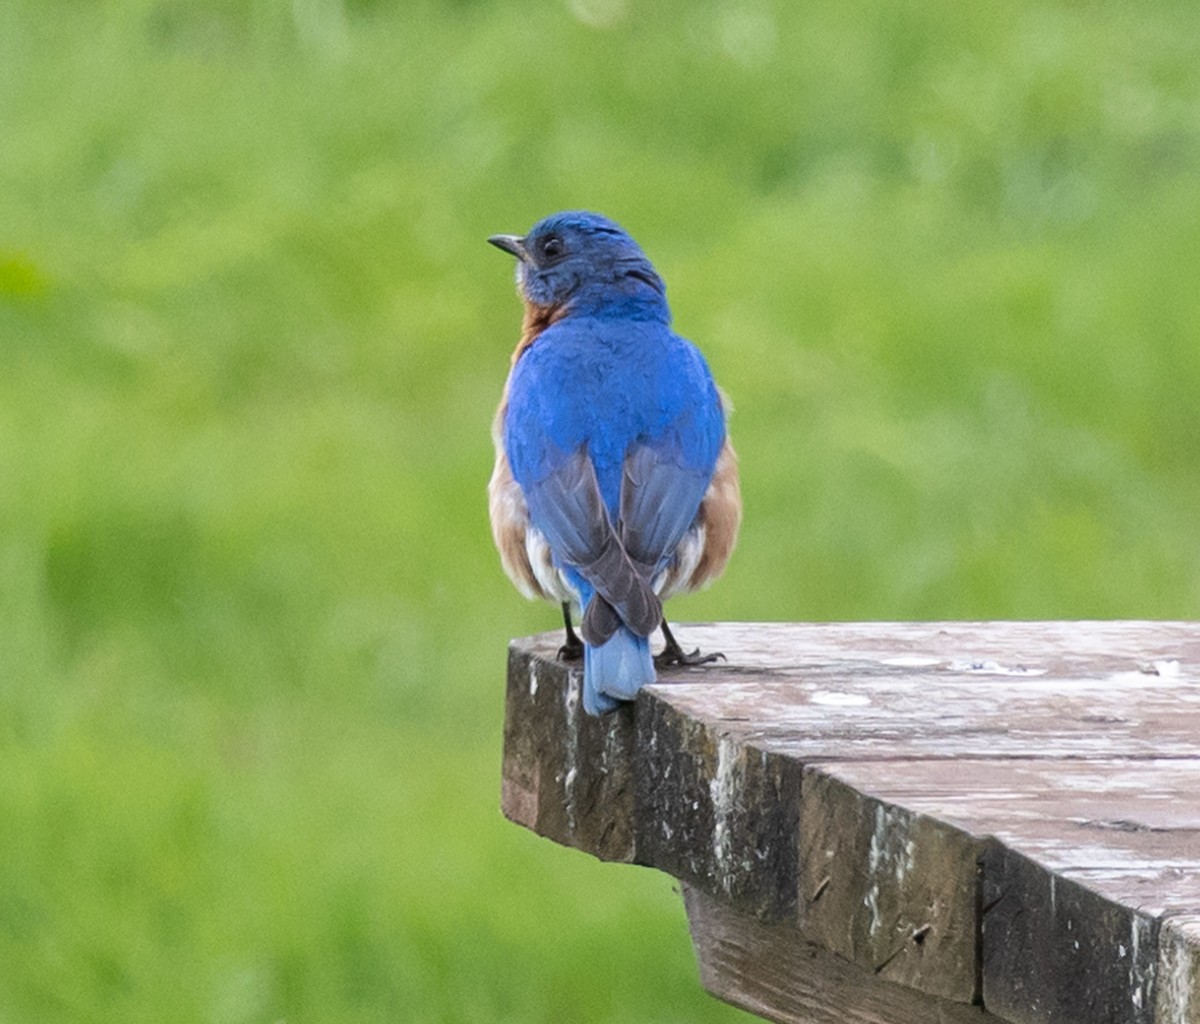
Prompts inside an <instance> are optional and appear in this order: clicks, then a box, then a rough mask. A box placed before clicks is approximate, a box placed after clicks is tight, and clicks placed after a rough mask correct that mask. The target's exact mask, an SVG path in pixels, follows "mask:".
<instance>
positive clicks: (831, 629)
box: [504, 622, 1200, 1024]
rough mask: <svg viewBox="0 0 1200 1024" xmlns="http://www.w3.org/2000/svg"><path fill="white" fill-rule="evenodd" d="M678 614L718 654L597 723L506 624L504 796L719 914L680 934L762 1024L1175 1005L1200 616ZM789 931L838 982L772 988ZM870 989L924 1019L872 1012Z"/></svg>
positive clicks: (1194, 1012)
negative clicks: (770, 618) (815, 619)
mask: <svg viewBox="0 0 1200 1024" xmlns="http://www.w3.org/2000/svg"><path fill="white" fill-rule="evenodd" d="M680 633H681V634H682V635H681V640H682V642H683V643H685V644H686V645H687V646H689V647H690V646H695V645H699V646H700V647H701V648H702V649H705V650H722V651H724V652H725V654H726V655H727V656H728V659H729V660H728V662H727V663H721V664H717V665H709V666H705V667H704V668H698V669H697V668H693V669H680V670H676V671H673V672H668V673H664V674H663V677H662V678H661V680H660V682H659V684H657V685H655V686H652V687H648V688H647V689H646V690H645V691H643V693H642V694H641V695H640V696H639V698H638V701H637V702H636V704H635V706H634V707H633V708H632V709H623V710H622V711H621V712H619V713H618V714H617V715H614V716H610V717H609V718H607V719H602V720H595V719H588V718H587V717H586V716H585V715H583V714H582V709H581V708H580V707H579V706H578V703H579V702H578V685H579V680H578V673H577V670H575V669H570V668H568V667H566V666H563V665H561V664H558V663H557V662H555V661H554V659H553V653H554V651H555V650H556V649H557V644H558V642H559V638H558V636H557V635H547V636H544V637H534V638H530V639H529V640H524V641H520V642H518V643H516V644H514V646H513V648H512V653H511V656H510V670H509V706H508V711H507V716H506V731H505V769H504V778H505V795H504V806H505V811H506V813H507V814H509V816H510V817H512V818H514V820H518V821H520V822H521V823H522V824H526V825H528V826H529V827H531V828H534V829H535V830H536V831H538V832H540V833H542V834H544V835H547V836H549V837H551V838H554V839H556V840H557V841H559V842H565V843H568V844H569V845H573V846H578V847H580V848H583V849H587V850H589V851H591V852H593V853H595V854H596V855H597V856H601V857H606V858H609V859H622V860H633V861H636V862H638V863H643V864H648V865H652V866H654V867H658V868H660V869H662V870H665V871H668V872H670V873H671V874H673V875H675V876H676V877H678V878H681V879H683V880H684V881H685V882H686V883H688V885H689V886H690V887H691V890H692V895H691V896H689V911H691V910H692V909H693V905H695V906H696V907H699V908H700V909H699V910H696V911H695V913H694V914H693V918H694V919H697V920H698V919H700V918H703V919H704V920H705V921H708V922H712V921H715V920H718V919H719V920H720V922H722V923H721V926H720V929H718V930H719V932H720V934H721V935H722V936H723V938H722V940H721V942H720V943H718V944H716V945H714V944H713V943H712V942H709V941H708V940H707V939H705V940H703V941H702V937H701V936H699V935H696V936H694V937H695V939H696V945H697V950H698V952H699V953H700V954H701V962H702V970H703V975H704V982H705V984H706V986H708V987H709V988H710V989H711V990H713V991H714V992H717V993H718V994H720V995H722V996H723V997H726V998H730V999H731V1000H732V1001H735V1002H739V1005H747V1006H748V1005H751V1004H753V1005H754V1007H755V1008H756V1012H759V1013H761V1014H762V1015H764V1016H767V1017H768V1018H770V1019H775V1020H787V1021H793V1020H801V1019H803V1020H814V1021H823V1020H849V1021H858V1020H863V1021H876V1020H880V1021H882V1020H893V1019H894V1020H897V1021H908V1020H925V1019H928V1020H938V1019H951V1018H947V1017H945V1012H946V1011H945V1006H947V1005H952V1006H960V1007H962V1008H963V1009H964V1011H966V1010H967V1008H968V1007H969V1006H971V1005H972V1004H975V1005H976V1006H977V1005H978V1004H980V1003H982V1005H983V1006H985V1007H986V1008H987V1010H988V1012H989V1013H990V1014H991V1015H992V1019H997V1020H1008V1021H1014V1022H1018V1021H1019V1022H1046V1024H1074V1022H1079V1024H1093V1022H1096V1024H1105V1022H1109V1021H1111V1022H1119V1021H1129V1022H1136V1024H1142V1022H1146V1024H1200V925H1198V924H1197V922H1200V624H1196V623H1165V622H1085V623H1073V622H1072V623H1033V622H1018V623H932V624H905V623H899V624H896V623H890V624H878V623H861V624H841V625H838V624H834V625H792V624H780V623H771V624H728V625H706V626H705V625H695V626H687V627H680ZM572 695H574V699H573V700H572ZM697 901H700V902H697ZM738 929H741V930H742V931H744V932H746V936H747V937H745V938H744V941H742V942H741V944H740V945H738V944H737V943H735V942H734V940H733V939H732V938H731V937H730V936H732V935H733V934H734V933H735V932H736V931H737V930H738ZM751 933H752V934H753V936H757V938H755V939H754V941H751V938H750V936H751ZM768 935H769V936H770V937H771V942H770V943H768V944H767V946H764V945H762V943H763V942H765V941H766V940H765V938H764V936H768ZM760 940H762V941H760ZM793 945H794V946H795V950H793V952H794V953H795V956H796V957H798V958H799V960H797V961H796V962H797V963H801V962H803V963H808V962H809V961H813V962H817V961H819V962H820V964H822V965H825V966H824V967H822V969H821V970H822V971H823V972H824V974H822V975H821V977H828V978H833V977H835V976H836V977H842V976H843V975H841V974H838V971H842V972H850V974H851V975H853V976H854V977H855V978H857V979H858V980H859V982H861V984H860V983H856V984H854V985H849V984H842V983H841V982H835V981H828V983H825V982H822V983H821V984H817V985H815V986H810V989H811V991H810V990H809V989H805V990H804V991H809V995H807V996H804V998H803V999H802V1000H801V1003H802V1004H803V1005H802V1006H801V1004H797V1003H796V1002H795V1000H796V999H799V998H800V997H799V996H798V995H797V994H796V991H799V990H796V991H793V990H792V989H789V988H788V986H787V985H785V984H783V983H782V982H781V980H780V977H779V967H778V963H776V962H775V960H778V959H779V957H780V956H783V953H782V952H780V951H781V950H782V949H784V948H785V947H786V948H788V949H790V948H791V946H793ZM768 947H769V948H770V949H771V950H773V952H771V953H770V954H769V955H768V954H767V953H765V952H764V953H762V955H761V956H759V957H757V958H756V957H755V956H754V955H752V953H751V952H747V951H752V950H754V949H761V950H765V949H767V948H768ZM704 951H707V952H704ZM721 951H724V952H721ZM718 954H720V955H718ZM735 954H736V955H735ZM789 955H790V954H789ZM705 956H707V957H708V960H707V961H706V960H705ZM772 958H775V960H772ZM760 961H761V962H760ZM768 961H771V962H768ZM735 962H736V964H737V965H738V966H737V977H736V978H733V977H730V976H729V975H728V972H729V971H730V970H733V966H732V965H733V964H734V963H735ZM756 963H758V970H759V971H760V972H761V978H760V979H759V980H760V981H761V982H762V984H756V982H755V981H754V979H753V977H752V975H753V972H754V969H755V964H756ZM722 965H725V966H722ZM834 967H836V968H837V970H834V969H833V968H834ZM827 968H828V969H827ZM831 972H832V973H831ZM798 984H799V983H798ZM876 988H878V990H879V991H891V990H892V989H895V990H897V991H902V992H904V993H908V994H911V997H912V999H914V1000H916V1003H915V1004H913V1005H914V1006H915V1007H918V1008H919V1007H921V1006H925V1007H926V1008H928V1014H927V1015H926V1016H924V1017H921V1016H913V1015H912V1014H913V1013H917V1009H913V1010H912V1013H910V1014H909V1016H903V1015H902V1014H901V1013H900V1011H899V1010H895V1011H894V1015H893V1016H892V1017H889V1016H887V1013H888V1012H889V1011H888V1010H887V1006H888V1005H891V1004H895V1005H896V1006H898V1005H899V1003H896V1001H895V1000H894V999H893V1000H890V1001H889V1000H886V999H885V1000H884V1001H883V1003H877V1002H872V999H873V998H874V996H873V995H872V993H873V992H874V991H875V990H876ZM731 993H732V994H731ZM772 993H774V996H772V995H771V994H772ZM822 993H824V995H825V996H827V997H828V998H827V1000H826V1002H824V1003H823V1004H822V1005H821V1007H820V1008H819V1009H817V1008H814V1006H809V1005H808V1004H809V1003H810V1002H811V1001H812V1000H813V999H816V1000H817V1001H818V1002H820V997H821V995H822ZM735 996H736V998H735ZM772 998H774V999H775V1000H776V1002H775V1003H774V1004H773V1003H772V1001H771V1000H772ZM906 998H907V996H906ZM798 1006H800V1008H799V1009H798V1008H797V1007H798ZM871 1006H875V1007H876V1009H871V1010H868V1009H864V1007H871ZM804 1007H807V1008H804ZM905 1012H908V1011H905ZM969 1012H970V1013H972V1014H974V1018H973V1019H981V1018H980V1012H979V1011H978V1009H971V1010H970V1011H969ZM803 1013H807V1014H808V1016H807V1017H805V1016H803V1015H802V1014H803ZM856 1013H857V1014H859V1016H855V1014H856ZM864 1013H875V1014H876V1016H869V1015H868V1016H862V1014H864ZM929 1014H932V1016H930V1015H929ZM939 1015H940V1016H939Z"/></svg>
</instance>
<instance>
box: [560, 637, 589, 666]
mask: <svg viewBox="0 0 1200 1024" xmlns="http://www.w3.org/2000/svg"><path fill="white" fill-rule="evenodd" d="M572 640H574V641H575V642H574V643H572V642H571V641H572ZM582 657H583V643H582V641H580V640H579V638H578V637H568V639H567V642H566V643H565V644H563V645H562V646H561V647H560V648H559V649H558V660H559V661H579V659H580V658H582Z"/></svg>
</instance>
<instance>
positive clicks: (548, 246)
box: [542, 235, 566, 260]
mask: <svg viewBox="0 0 1200 1024" xmlns="http://www.w3.org/2000/svg"><path fill="white" fill-rule="evenodd" d="M565 251H566V248H565V247H564V246H563V240H562V239H561V238H559V237H558V235H550V236H548V237H547V238H546V240H545V241H544V242H542V256H543V257H545V258H546V259H548V260H556V259H558V258H559V257H560V256H561V255H562V254H563V253H564V252H565Z"/></svg>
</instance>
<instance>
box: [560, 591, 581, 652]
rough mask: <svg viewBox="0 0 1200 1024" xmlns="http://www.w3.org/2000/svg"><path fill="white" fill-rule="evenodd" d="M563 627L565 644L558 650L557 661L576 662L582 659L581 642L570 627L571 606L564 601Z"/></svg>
mask: <svg viewBox="0 0 1200 1024" xmlns="http://www.w3.org/2000/svg"><path fill="white" fill-rule="evenodd" d="M562 614H563V626H565V627H566V630H567V639H566V642H565V643H564V644H563V645H562V646H561V647H560V648H559V649H558V660H559V661H578V660H579V659H580V658H582V657H583V641H582V640H580V639H579V634H578V633H576V632H575V630H574V629H573V628H572V626H571V606H570V605H569V604H567V603H566V602H565V601H564V602H563V606H562Z"/></svg>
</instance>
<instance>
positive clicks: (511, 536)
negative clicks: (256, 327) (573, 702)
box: [488, 212, 742, 715]
mask: <svg viewBox="0 0 1200 1024" xmlns="http://www.w3.org/2000/svg"><path fill="white" fill-rule="evenodd" d="M488 241H489V242H491V244H492V245H495V246H497V247H498V248H500V249H503V250H505V251H506V252H509V253H511V254H512V255H513V256H515V257H516V258H517V275H516V276H517V291H518V294H519V295H520V296H521V299H522V300H523V302H524V306H525V315H524V319H523V322H522V325H521V337H520V340H519V341H518V342H517V347H516V350H515V351H514V352H513V355H512V365H511V369H510V371H509V375H508V380H507V382H506V383H505V386H504V394H503V397H502V398H501V401H500V408H499V409H498V410H497V412H496V418H495V421H494V423H493V427H492V437H493V440H494V442H495V446H496V464H495V468H494V470H493V472H492V478H491V481H490V483H489V484H488V506H489V513H490V518H491V524H492V535H493V537H494V539H495V541H496V547H497V548H498V549H499V551H500V561H501V564H502V565H503V567H504V570H505V572H506V573H507V574H508V576H509V578H510V579H511V580H512V581H513V583H514V584H515V585H516V587H517V589H518V590H519V591H520V592H521V593H522V594H524V595H525V596H526V597H529V598H544V599H546V600H549V601H555V602H558V603H559V604H561V606H562V612H563V622H564V624H565V626H566V636H567V642H566V644H565V645H564V646H563V648H562V651H561V652H560V653H561V654H562V655H563V656H564V657H579V656H580V655H582V657H583V703H584V708H585V709H586V710H587V712H588V713H589V714H593V715H597V714H601V713H604V712H607V711H611V710H613V709H615V708H616V707H617V706H618V704H619V702H621V701H624V700H632V699H633V698H634V697H635V696H636V695H637V692H638V690H639V689H641V687H642V686H644V685H645V684H647V683H652V682H654V680H655V663H656V662H657V663H658V665H659V667H663V666H665V665H672V664H676V665H678V664H689V665H691V664H700V663H704V662H707V661H711V660H712V659H714V658H716V657H720V655H718V654H709V655H701V654H700V652H699V651H693V652H691V653H690V654H688V653H685V652H684V651H683V649H682V648H681V647H680V645H679V643H678V641H677V640H676V639H675V637H674V636H673V635H672V633H671V630H670V628H669V627H668V626H667V623H666V620H665V619H664V618H663V610H662V602H663V601H664V600H666V599H667V598H668V597H670V596H672V595H673V594H677V593H681V592H686V591H691V590H695V589H696V588H698V587H702V586H705V585H707V584H708V583H710V582H711V581H712V580H714V579H715V578H716V577H717V576H719V575H720V573H721V572H722V570H723V569H724V568H725V563H726V562H727V561H728V559H729V555H730V553H731V552H732V550H733V546H734V543H735V541H736V539H737V532H738V527H739V525H740V523H741V517H742V507H741V495H740V489H739V484H738V470H737V456H736V455H735V453H734V450H733V446H732V445H731V444H730V441H729V435H728V433H727V432H726V425H725V419H726V409H725V402H724V397H723V395H722V393H721V391H720V390H719V389H718V388H717V385H716V383H715V382H714V381H713V378H712V374H711V373H710V371H709V368H708V364H707V362H705V359H704V356H703V355H701V353H700V350H699V349H697V348H696V346H695V345H693V344H692V343H691V342H690V341H688V340H686V339H685V338H681V337H680V336H679V335H678V334H676V333H675V332H674V331H672V330H671V312H670V309H669V308H668V306H667V298H666V286H665V284H664V283H663V280H662V278H661V277H659V275H658V273H657V271H655V269H654V266H653V265H652V264H651V262H650V260H649V259H647V257H646V255H645V254H644V253H643V252H642V250H641V248H639V246H638V244H637V243H636V242H635V241H634V240H633V239H632V238H631V237H630V236H629V235H628V234H626V233H625V232H624V231H623V230H622V229H621V228H620V227H618V226H617V225H616V224H614V223H613V222H612V221H611V220H608V219H607V218H606V217H602V216H600V215H599V214H595V213H587V212H568V213H557V214H553V215H551V216H549V217H547V218H545V219H544V220H542V221H540V222H539V223H538V224H536V225H535V226H534V227H533V229H532V230H531V231H530V232H529V233H528V234H527V235H525V236H524V237H523V238H522V237H520V236H517V235H494V236H492V237H491V238H489V239H488ZM572 606H575V607H578V608H579V609H580V611H581V619H580V633H581V634H582V637H583V639H582V641H580V639H579V636H578V635H576V633H575V632H574V629H573V628H572V624H571V608H572ZM660 627H661V629H662V633H663V638H664V641H665V643H666V646H665V648H664V650H663V651H662V653H661V654H660V655H659V656H658V657H657V658H654V657H652V655H651V653H650V637H651V636H652V635H653V633H654V632H655V630H657V629H659V628H660Z"/></svg>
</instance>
